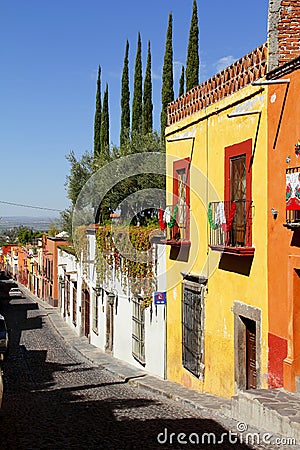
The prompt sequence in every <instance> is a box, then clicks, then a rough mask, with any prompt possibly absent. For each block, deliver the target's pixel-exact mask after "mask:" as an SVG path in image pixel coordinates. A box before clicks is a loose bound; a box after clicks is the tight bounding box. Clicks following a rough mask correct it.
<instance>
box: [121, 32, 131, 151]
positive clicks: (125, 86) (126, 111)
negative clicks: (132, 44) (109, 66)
mask: <svg viewBox="0 0 300 450" xmlns="http://www.w3.org/2000/svg"><path fill="white" fill-rule="evenodd" d="M128 54H129V43H128V40H127V41H126V49H125V57H124V66H123V73H122V89H121V131H120V148H122V146H123V145H124V144H125V143H126V142H127V141H128V140H129V134H130V91H129V69H128Z"/></svg>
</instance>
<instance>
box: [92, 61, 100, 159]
mask: <svg viewBox="0 0 300 450" xmlns="http://www.w3.org/2000/svg"><path fill="white" fill-rule="evenodd" d="M100 132H101V68H100V66H99V68H98V78H97V92H96V111H95V119H94V159H95V160H96V159H97V158H99V157H100V155H101V143H100Z"/></svg>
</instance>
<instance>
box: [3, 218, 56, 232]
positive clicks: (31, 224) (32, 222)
mask: <svg viewBox="0 0 300 450" xmlns="http://www.w3.org/2000/svg"><path fill="white" fill-rule="evenodd" d="M59 220H60V219H59V218H58V217H56V218H55V217H31V216H8V217H1V218H0V231H1V230H9V229H10V228H14V227H21V226H24V227H26V228H32V229H33V230H35V231H47V230H48V229H49V226H50V224H51V223H53V222H57V221H59Z"/></svg>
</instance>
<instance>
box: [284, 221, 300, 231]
mask: <svg viewBox="0 0 300 450" xmlns="http://www.w3.org/2000/svg"><path fill="white" fill-rule="evenodd" d="M283 226H284V227H285V228H289V229H290V230H294V229H295V228H296V229H297V228H300V222H286V223H284V224H283Z"/></svg>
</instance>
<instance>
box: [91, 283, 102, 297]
mask: <svg viewBox="0 0 300 450" xmlns="http://www.w3.org/2000/svg"><path fill="white" fill-rule="evenodd" d="M93 289H94V291H95V294H96V297H100V295H101V292H102V289H101V287H100V284H99V283H96V287H94V288H93Z"/></svg>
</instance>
